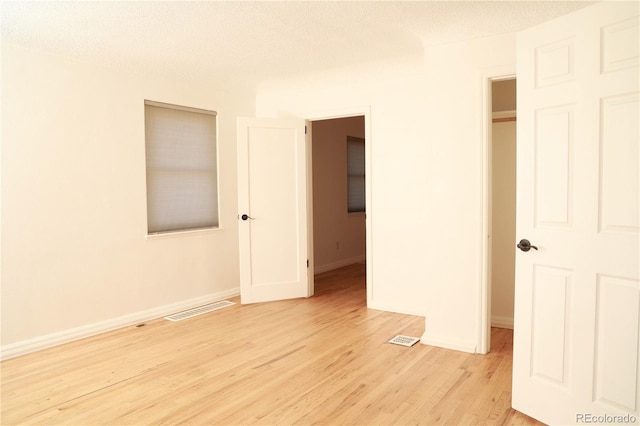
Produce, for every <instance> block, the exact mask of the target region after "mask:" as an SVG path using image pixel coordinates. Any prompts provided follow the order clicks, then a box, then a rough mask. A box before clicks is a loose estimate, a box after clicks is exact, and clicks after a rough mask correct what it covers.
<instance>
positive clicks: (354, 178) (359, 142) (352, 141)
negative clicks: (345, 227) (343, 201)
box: [347, 136, 365, 213]
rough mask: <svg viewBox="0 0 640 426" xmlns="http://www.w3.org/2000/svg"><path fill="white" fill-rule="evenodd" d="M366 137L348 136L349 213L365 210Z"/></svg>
mask: <svg viewBox="0 0 640 426" xmlns="http://www.w3.org/2000/svg"><path fill="white" fill-rule="evenodd" d="M364 182H365V179H364V139H361V138H355V137H352V136H347V185H348V189H347V194H348V202H347V207H348V211H349V213H355V212H364V211H365V191H364Z"/></svg>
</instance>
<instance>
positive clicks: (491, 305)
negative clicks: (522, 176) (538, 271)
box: [486, 77, 517, 350]
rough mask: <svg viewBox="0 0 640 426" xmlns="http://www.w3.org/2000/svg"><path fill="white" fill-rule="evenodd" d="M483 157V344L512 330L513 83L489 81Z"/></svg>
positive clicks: (513, 290) (514, 227) (514, 87)
mask: <svg viewBox="0 0 640 426" xmlns="http://www.w3.org/2000/svg"><path fill="white" fill-rule="evenodd" d="M490 83H491V85H490V89H491V90H490V99H491V114H490V119H489V121H490V124H489V129H490V131H489V135H490V137H489V140H488V153H487V162H488V167H487V168H486V170H487V181H488V191H487V200H486V205H487V222H488V223H487V227H488V236H489V238H488V240H487V247H486V251H487V256H486V259H487V265H486V271H487V287H488V292H487V296H486V297H487V299H488V300H487V301H486V304H487V308H488V309H487V317H488V318H487V323H488V326H489V327H488V328H489V330H488V332H487V342H486V349H487V350H490V348H491V342H490V336H491V333H490V328H491V327H496V328H508V329H513V318H514V293H515V243H514V241H515V239H516V233H515V232H516V120H517V113H516V80H515V78H513V77H509V78H497V79H492V80H491V81H490Z"/></svg>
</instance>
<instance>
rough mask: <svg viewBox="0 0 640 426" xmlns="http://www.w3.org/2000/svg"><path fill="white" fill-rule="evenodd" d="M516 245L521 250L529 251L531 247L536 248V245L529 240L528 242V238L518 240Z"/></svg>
mask: <svg viewBox="0 0 640 426" xmlns="http://www.w3.org/2000/svg"><path fill="white" fill-rule="evenodd" d="M517 247H518V248H519V249H520V250H522V251H529V250H531V249H536V250H538V247H536V246H532V245H531V242H529V240H520V242H519V243H518V246H517Z"/></svg>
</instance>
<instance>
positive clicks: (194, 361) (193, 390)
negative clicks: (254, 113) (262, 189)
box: [0, 265, 540, 425]
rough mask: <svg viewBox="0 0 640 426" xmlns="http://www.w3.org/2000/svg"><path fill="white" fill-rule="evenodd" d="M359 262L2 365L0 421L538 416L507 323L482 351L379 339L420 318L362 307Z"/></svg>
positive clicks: (365, 421) (458, 420)
mask: <svg viewBox="0 0 640 426" xmlns="http://www.w3.org/2000/svg"><path fill="white" fill-rule="evenodd" d="M364 273H365V267H364V265H351V266H348V267H345V268H341V269H339V270H336V271H331V272H327V273H324V274H321V275H318V276H317V278H316V295H315V296H314V297H312V298H309V299H297V300H289V301H281V302H270V303H262V304H255V305H240V304H239V300H237V299H236V300H233V299H232V300H233V301H236V302H238V304H236V305H234V306H231V307H228V308H224V309H221V310H218V311H214V312H211V313H208V314H204V315H200V316H197V317H194V318H190V319H187V320H184V321H181V322H169V321H166V320H164V319H158V320H154V321H150V322H148V323H146V324H144V325H143V326H137V327H127V328H123V329H120V330H116V331H113V332H109V333H105V334H102V335H99V336H95V337H91V338H88V339H84V340H81V341H78V342H73V343H70V344H66V345H62V346H58V347H55V348H51V349H48V350H45V351H40V352H38V353H34V354H29V355H25V356H22V357H19V358H15V359H11V360H7V361H4V362H2V364H1V365H0V368H1V393H0V396H1V398H2V399H1V403H2V409H1V417H0V420H1V423H2V424H3V425H27V424H30V425H45V424H47V425H48V424H51V425H156V424H158V425H159V424H187V425H214V424H225V425H236V424H260V425H289V424H323V425H339V424H350V425H357V424H361V425H373V424H378V425H383V424H389V425H391V424H395V425H404V424H427V425H428V424H451V425H472V424H479V425H480V424H481V425H488V424H509V425H512V424H513V425H515V424H527V425H533V424H540V423H537V422H536V421H535V420H533V419H531V418H529V417H527V416H525V415H524V414H521V413H518V412H516V411H514V410H513V409H511V408H510V406H511V363H512V340H513V339H512V332H511V330H505V329H493V330H492V342H493V343H492V346H493V347H492V351H491V353H490V354H489V355H472V354H466V353H461V352H455V351H449V350H445V349H439V348H434V347H430V346H426V345H422V344H417V345H415V346H413V347H410V348H405V347H402V346H397V345H392V344H389V343H387V341H388V340H389V339H390V338H392V337H393V336H395V335H396V334H406V335H410V336H418V337H419V336H420V335H421V334H422V331H423V327H424V319H423V318H422V317H415V316H409V315H400V314H394V313H389V312H381V311H376V310H371V309H367V308H366V296H365V294H366V288H365V281H364Z"/></svg>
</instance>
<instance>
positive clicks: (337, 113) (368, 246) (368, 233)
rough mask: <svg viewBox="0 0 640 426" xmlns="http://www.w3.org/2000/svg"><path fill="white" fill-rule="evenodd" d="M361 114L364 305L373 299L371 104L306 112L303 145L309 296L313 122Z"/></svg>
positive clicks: (312, 285) (311, 278)
mask: <svg viewBox="0 0 640 426" xmlns="http://www.w3.org/2000/svg"><path fill="white" fill-rule="evenodd" d="M359 116H364V138H365V144H364V161H365V205H366V206H367V207H366V213H365V239H366V241H365V252H366V253H365V257H366V264H367V266H366V277H367V278H366V287H367V306H371V302H372V300H373V238H372V235H373V232H372V228H373V226H372V223H373V212H372V210H373V209H372V206H373V203H372V199H373V196H372V194H373V188H372V183H371V182H372V167H371V152H372V147H371V145H372V144H371V106H369V105H365V106H354V107H350V108H339V109H328V110H322V111H318V112H314V113H310V114H307V115H306V118H305V120H306V125H307V134H306V145H307V236H308V237H307V244H308V247H307V253H308V255H309V277H308V279H309V291H308V294H309V296H313V294H314V289H315V280H314V268H313V262H314V253H313V158H312V152H313V150H312V145H313V122H314V121H322V120H332V119H336V118H349V117H359Z"/></svg>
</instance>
